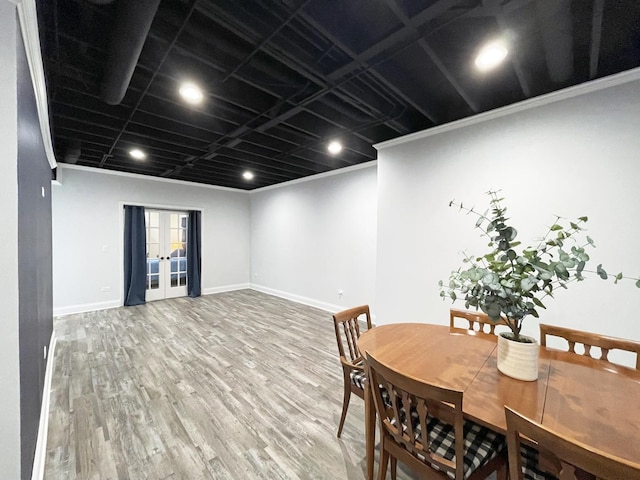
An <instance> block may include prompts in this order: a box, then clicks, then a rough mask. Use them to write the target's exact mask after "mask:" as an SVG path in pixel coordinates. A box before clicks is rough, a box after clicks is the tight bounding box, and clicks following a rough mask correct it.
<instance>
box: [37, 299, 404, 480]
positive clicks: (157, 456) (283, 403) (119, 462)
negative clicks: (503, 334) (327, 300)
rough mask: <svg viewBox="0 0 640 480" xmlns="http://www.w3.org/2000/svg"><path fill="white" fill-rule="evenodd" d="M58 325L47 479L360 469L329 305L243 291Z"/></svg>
mask: <svg viewBox="0 0 640 480" xmlns="http://www.w3.org/2000/svg"><path fill="white" fill-rule="evenodd" d="M54 328H55V331H56V336H57V339H58V343H57V347H56V352H55V364H54V365H55V367H54V373H53V382H52V392H51V409H50V415H49V432H48V444H47V459H46V466H45V479H46V480H58V479H65V480H68V479H121V480H125V479H126V480H129V479H130V480H137V479H150V480H153V479H158V480H159V479H172V480H178V479H180V480H182V479H185V480H186V479H189V480H191V479H238V480H240V479H274V480H275V479H301V480H303V479H350V480H351V479H362V478H365V458H364V452H365V446H364V407H363V402H362V400H360V399H359V398H357V397H353V398H352V399H351V405H350V407H349V413H348V415H347V420H346V423H345V427H344V431H343V433H342V438H341V439H338V438H336V429H337V425H338V420H339V418H340V411H341V404H342V374H341V369H340V364H339V361H338V358H337V347H336V345H335V334H334V332H333V325H332V322H331V316H330V314H329V313H327V312H325V311H322V310H318V309H315V308H311V307H308V306H304V305H300V304H297V303H294V302H290V301H287V300H283V299H281V298H277V297H273V296H269V295H265V294H262V293H259V292H255V291H251V290H242V291H237V292H230V293H223V294H217V295H207V296H203V297H199V298H196V299H190V298H179V299H173V300H164V301H158V302H152V303H148V304H147V305H144V306H138V307H127V308H117V309H112V310H103V311H98V312H91V313H84V314H78V315H68V316H65V317H60V318H58V319H56V322H55V326H54ZM414 478H416V477H414V476H413V475H412V474H411V473H409V472H407V471H404V470H401V469H400V468H399V471H398V479H401V480H408V479H414Z"/></svg>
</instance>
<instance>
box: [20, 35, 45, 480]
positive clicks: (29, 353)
mask: <svg viewBox="0 0 640 480" xmlns="http://www.w3.org/2000/svg"><path fill="white" fill-rule="evenodd" d="M17 37H18V38H17V50H18V51H17V75H16V77H17V82H18V279H17V280H18V287H19V338H20V451H21V472H22V475H21V477H22V480H28V479H30V478H31V471H32V468H33V459H34V454H35V449H36V441H37V438H38V425H39V422H40V408H41V404H42V393H43V386H44V377H45V370H46V360H45V359H44V350H43V349H44V346H45V345H46V346H47V348H48V347H49V340H50V339H51V332H52V330H53V296H52V282H53V280H52V263H51V258H52V241H51V238H52V237H51V167H50V165H49V162H48V161H47V157H46V154H45V151H44V145H43V142H42V135H41V133H40V123H39V120H38V112H37V109H36V100H35V95H34V92H33V87H32V84H31V75H30V73H29V66H28V63H27V57H26V54H25V50H24V44H23V43H22V37H21V36H20V35H18V36H17ZM43 187H44V193H45V194H44V197H43V196H42V188H43Z"/></svg>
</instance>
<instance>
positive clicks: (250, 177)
mask: <svg viewBox="0 0 640 480" xmlns="http://www.w3.org/2000/svg"><path fill="white" fill-rule="evenodd" d="M242 176H243V177H244V179H245V180H253V172H250V171H249V170H247V171H246V172H244V173H243V174H242Z"/></svg>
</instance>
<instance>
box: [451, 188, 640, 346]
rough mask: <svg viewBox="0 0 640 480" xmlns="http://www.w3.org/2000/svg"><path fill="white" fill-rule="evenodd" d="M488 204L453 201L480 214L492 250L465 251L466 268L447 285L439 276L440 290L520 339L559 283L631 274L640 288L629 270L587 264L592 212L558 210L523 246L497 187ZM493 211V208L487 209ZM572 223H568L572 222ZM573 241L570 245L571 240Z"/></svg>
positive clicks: (564, 285) (565, 284) (591, 244)
mask: <svg viewBox="0 0 640 480" xmlns="http://www.w3.org/2000/svg"><path fill="white" fill-rule="evenodd" d="M487 195H489V198H490V201H489V209H488V210H487V211H486V212H485V213H480V212H478V211H476V210H475V207H472V208H468V207H465V206H464V205H463V204H462V202H461V203H457V202H455V201H453V200H452V201H451V202H450V203H449V206H455V207H458V209H459V210H460V211H464V212H466V214H467V215H474V216H475V217H476V222H475V228H478V229H479V230H480V231H481V233H482V236H484V237H487V238H489V239H490V242H489V247H490V248H491V250H490V251H489V253H487V254H485V255H482V256H471V255H469V254H468V253H466V252H463V257H464V258H463V262H464V263H465V264H466V269H463V268H460V269H458V270H456V271H453V272H451V275H450V277H449V282H448V284H447V285H445V284H444V282H442V281H440V282H439V285H440V296H441V297H442V298H451V300H452V301H454V302H455V301H457V300H464V302H465V307H466V308H470V307H475V308H476V309H479V310H482V311H483V312H485V313H486V314H487V315H488V316H489V318H491V319H492V320H493V321H500V319H503V320H504V322H505V323H506V324H507V326H508V327H509V328H510V329H511V331H512V332H513V338H514V339H516V340H518V339H519V335H520V330H521V328H522V322H523V320H524V318H525V317H526V316H528V315H532V316H534V317H538V312H537V309H538V308H546V307H545V305H544V304H543V302H542V301H543V300H545V299H546V298H547V297H552V298H553V295H554V292H555V291H557V289H559V288H561V287H562V288H565V289H566V288H568V285H569V284H571V283H572V282H579V281H581V280H584V276H583V275H584V274H595V275H597V276H598V277H600V278H601V279H603V280H607V279H613V282H614V284H617V283H618V281H620V280H623V279H627V280H634V281H635V285H636V286H637V287H639V288H640V279H638V278H634V277H628V276H624V275H623V274H622V272H620V273H618V274H616V275H609V274H607V272H606V271H605V270H604V268H602V265H598V266H597V268H596V270H595V271H593V270H586V269H585V266H586V264H587V262H588V261H589V255H588V254H587V253H586V249H587V248H594V247H595V244H594V242H593V240H592V239H591V238H590V237H589V236H587V235H585V239H584V240H583V239H581V238H579V235H580V234H581V233H584V228H583V227H582V225H583V224H584V223H586V222H587V221H588V218H587V217H579V218H578V219H576V220H574V221H571V220H568V219H565V218H563V217H560V216H558V215H556V216H555V219H554V222H553V223H552V225H551V226H549V227H547V231H546V233H545V234H544V236H543V237H542V239H541V240H539V242H538V243H537V246H535V247H531V246H528V247H524V248H521V249H519V250H518V251H516V248H517V247H520V242H519V241H517V240H516V237H517V234H518V232H517V230H516V229H515V228H513V227H512V226H511V225H510V222H509V219H508V218H507V216H506V213H507V209H506V207H503V206H502V201H503V199H502V198H500V197H499V196H498V192H496V191H489V192H487ZM488 212H491V213H490V214H488ZM567 224H568V225H567ZM569 241H571V242H572V244H571V248H569V245H567V242H569Z"/></svg>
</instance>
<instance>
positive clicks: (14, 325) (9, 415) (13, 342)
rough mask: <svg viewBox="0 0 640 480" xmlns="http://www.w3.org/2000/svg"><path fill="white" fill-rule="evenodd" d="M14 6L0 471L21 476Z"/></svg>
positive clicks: (0, 211) (1, 95) (9, 21)
mask: <svg viewBox="0 0 640 480" xmlns="http://www.w3.org/2000/svg"><path fill="white" fill-rule="evenodd" d="M16 35H18V29H17V23H16V7H15V5H13V4H11V3H9V2H7V1H2V0H0V65H2V68H1V69H0V112H1V113H0V161H2V176H1V178H0V224H1V225H2V236H3V239H4V242H5V247H4V251H3V262H2V272H1V273H0V292H2V313H0V385H2V395H0V452H2V453H1V454H0V472H2V476H3V477H4V478H16V479H17V478H20V366H19V355H18V163H17V160H18V132H17V114H18V113H17V97H16V95H17V90H16V71H17V70H16V48H17V47H16Z"/></svg>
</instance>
